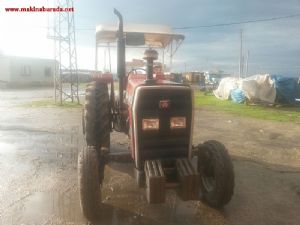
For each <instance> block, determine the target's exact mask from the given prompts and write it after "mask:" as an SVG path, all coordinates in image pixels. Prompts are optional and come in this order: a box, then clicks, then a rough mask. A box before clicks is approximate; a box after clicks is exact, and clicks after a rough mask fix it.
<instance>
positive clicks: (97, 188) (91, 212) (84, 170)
mask: <svg viewBox="0 0 300 225" xmlns="http://www.w3.org/2000/svg"><path fill="white" fill-rule="evenodd" d="M99 162H101V160H99V156H98V153H97V151H96V149H95V147H93V146H87V147H85V148H83V150H82V151H81V152H80V153H79V157H78V181H79V193H80V205H81V209H82V212H83V214H84V216H85V217H86V218H87V219H88V220H90V221H93V220H95V219H97V218H98V217H99V213H100V210H101V182H102V178H103V172H104V171H103V170H104V165H100V163H99Z"/></svg>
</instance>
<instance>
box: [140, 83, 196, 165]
mask: <svg viewBox="0 0 300 225" xmlns="http://www.w3.org/2000/svg"><path fill="white" fill-rule="evenodd" d="M162 100H168V101H169V103H170V105H169V107H168V108H167V109H161V108H160V101H162ZM136 116H137V127H138V134H137V138H138V149H139V158H140V160H141V161H145V160H149V159H158V158H178V157H187V156H188V149H189V144H190V135H191V134H190V131H191V120H192V98H191V90H190V89H188V88H184V89H183V88H178V89H176V88H173V89H167V88H164V89H155V90H151V89H145V90H142V91H140V93H139V97H138V102H137V111H136ZM171 117H186V128H185V129H179V130H171V129H170V118H171ZM146 118H158V119H159V121H160V128H159V130H158V131H143V130H142V119H146Z"/></svg>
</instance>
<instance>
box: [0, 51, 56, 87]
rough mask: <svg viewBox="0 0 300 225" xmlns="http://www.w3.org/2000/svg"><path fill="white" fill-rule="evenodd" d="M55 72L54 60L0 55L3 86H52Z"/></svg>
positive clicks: (1, 83)
mask: <svg viewBox="0 0 300 225" xmlns="http://www.w3.org/2000/svg"><path fill="white" fill-rule="evenodd" d="M54 71H55V60H53V59H41V58H30V57H19V56H6V55H0V85H1V86H7V87H22V86H50V85H52V84H53V80H54Z"/></svg>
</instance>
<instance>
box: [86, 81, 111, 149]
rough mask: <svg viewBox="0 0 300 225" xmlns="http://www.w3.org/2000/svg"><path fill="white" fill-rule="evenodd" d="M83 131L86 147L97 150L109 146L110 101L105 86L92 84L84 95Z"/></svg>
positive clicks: (97, 83) (96, 83) (98, 83)
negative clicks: (93, 147)
mask: <svg viewBox="0 0 300 225" xmlns="http://www.w3.org/2000/svg"><path fill="white" fill-rule="evenodd" d="M83 114H84V115H83V122H82V125H83V131H84V135H85V139H86V142H87V145H89V146H95V147H96V148H97V149H98V148H101V147H106V148H108V149H109V146H110V130H111V124H110V101H109V95H108V88H107V84H105V83H101V82H93V83H92V84H91V85H89V86H88V88H87V89H86V93H85V106H84V113H83Z"/></svg>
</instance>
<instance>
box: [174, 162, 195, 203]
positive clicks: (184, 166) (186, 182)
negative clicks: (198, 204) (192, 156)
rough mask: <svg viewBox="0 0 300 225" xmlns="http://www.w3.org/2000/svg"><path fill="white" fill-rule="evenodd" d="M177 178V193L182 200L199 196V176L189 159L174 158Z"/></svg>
mask: <svg viewBox="0 0 300 225" xmlns="http://www.w3.org/2000/svg"><path fill="white" fill-rule="evenodd" d="M176 167H177V174H178V180H179V183H180V185H179V189H178V192H177V193H178V195H179V196H180V198H181V199H182V200H184V201H187V200H196V199H198V198H199V187H200V176H199V173H198V171H197V170H196V169H195V168H194V166H193V165H192V163H191V161H190V160H189V159H186V158H180V159H177V160H176Z"/></svg>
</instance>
